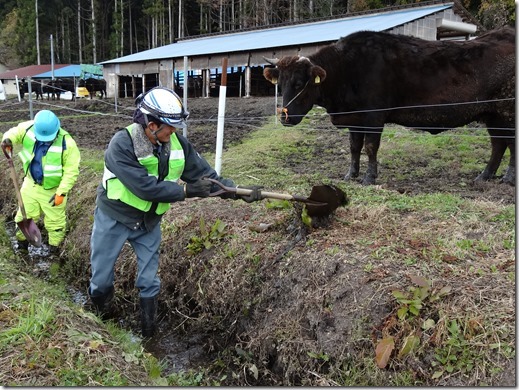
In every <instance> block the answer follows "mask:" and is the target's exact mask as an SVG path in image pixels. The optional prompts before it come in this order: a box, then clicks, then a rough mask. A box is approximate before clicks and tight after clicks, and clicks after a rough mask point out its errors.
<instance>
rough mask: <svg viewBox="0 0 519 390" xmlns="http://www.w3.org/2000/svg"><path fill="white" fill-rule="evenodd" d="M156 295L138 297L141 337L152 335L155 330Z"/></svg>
mask: <svg viewBox="0 0 519 390" xmlns="http://www.w3.org/2000/svg"><path fill="white" fill-rule="evenodd" d="M157 301H158V299H157V296H154V297H151V298H140V305H141V326H142V337H152V336H153V335H154V334H155V331H156V330H157Z"/></svg>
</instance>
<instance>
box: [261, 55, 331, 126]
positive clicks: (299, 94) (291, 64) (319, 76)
mask: <svg viewBox="0 0 519 390" xmlns="http://www.w3.org/2000/svg"><path fill="white" fill-rule="evenodd" d="M265 60H266V61H268V62H269V63H270V64H272V65H275V66H276V67H275V68H265V70H264V71H263V76H264V77H265V78H266V79H267V80H268V81H270V82H271V83H273V84H278V85H279V87H280V89H281V94H282V95H283V108H282V114H281V123H282V124H284V125H297V124H298V123H299V122H301V120H302V119H303V117H304V116H305V115H306V114H307V113H308V111H310V110H311V109H312V107H313V106H314V104H315V103H316V100H317V98H318V96H319V87H320V85H321V83H322V82H323V81H324V80H325V78H326V71H325V70H324V69H323V68H321V67H320V66H318V65H314V64H313V63H312V62H311V61H310V59H308V58H307V57H300V56H289V57H283V58H282V59H280V60H278V59H267V58H265Z"/></svg>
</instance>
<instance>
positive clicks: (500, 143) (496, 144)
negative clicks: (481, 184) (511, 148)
mask: <svg viewBox="0 0 519 390" xmlns="http://www.w3.org/2000/svg"><path fill="white" fill-rule="evenodd" d="M489 132H490V130H489ZM490 144H491V145H492V153H491V154H490V160H488V163H487V166H486V167H485V169H484V170H483V172H481V173H480V174H479V175H478V177H476V179H475V180H474V181H476V182H478V181H487V180H490V179H492V178H493V177H494V175H495V174H496V172H497V169H498V168H499V165H500V164H501V160H502V159H503V155H504V154H505V151H506V147H507V145H506V140H504V139H503V138H498V137H492V135H491V136H490ZM514 154H515V153H514ZM514 158H515V156H514Z"/></svg>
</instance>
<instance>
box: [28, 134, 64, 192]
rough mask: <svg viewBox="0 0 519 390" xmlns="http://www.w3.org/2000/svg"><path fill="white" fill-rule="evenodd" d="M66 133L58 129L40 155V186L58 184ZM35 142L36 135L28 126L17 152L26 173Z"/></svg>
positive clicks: (47, 186) (55, 185)
mask: <svg viewBox="0 0 519 390" xmlns="http://www.w3.org/2000/svg"><path fill="white" fill-rule="evenodd" d="M65 135H68V132H67V131H65V130H63V129H62V128H60V129H59V131H58V134H57V136H56V139H54V141H53V142H52V145H51V146H50V147H49V150H48V151H47V154H46V155H45V156H43V157H42V161H41V164H42V168H43V182H42V186H43V188H45V189H46V190H49V189H51V188H55V187H57V186H59V183H60V182H61V177H62V176H63V146H64V145H65V143H64V137H65ZM35 143H36V136H35V135H34V131H33V130H32V128H30V127H29V128H28V129H27V132H26V133H25V136H24V137H23V141H22V149H21V150H20V152H19V153H18V155H19V156H20V159H21V160H22V164H23V170H24V172H25V174H27V172H28V170H29V165H30V164H31V161H32V159H33V158H34V153H33V151H34V144H35Z"/></svg>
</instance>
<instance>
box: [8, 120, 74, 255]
mask: <svg viewBox="0 0 519 390" xmlns="http://www.w3.org/2000/svg"><path fill="white" fill-rule="evenodd" d="M13 145H20V146H21V149H20V152H19V153H18V155H19V156H20V159H21V160H22V164H23V171H24V172H25V178H24V180H23V184H22V187H21V189H20V193H21V196H22V200H23V204H24V208H25V211H26V215H27V218H29V219H34V220H35V221H38V220H39V219H40V216H41V215H42V214H43V215H44V219H43V221H44V226H45V230H47V233H48V243H49V251H50V253H51V254H52V255H59V252H60V249H59V246H60V244H61V243H62V241H63V239H64V238H65V233H66V228H67V219H66V213H65V209H66V205H67V194H68V193H69V192H70V190H71V189H72V187H73V186H74V184H75V183H76V181H77V178H78V175H79V162H80V153H79V149H78V147H77V145H76V142H75V141H74V139H73V138H72V136H71V135H70V134H69V133H68V132H67V131H65V130H64V129H62V128H61V123H60V120H59V118H58V117H57V116H56V114H54V113H53V112H52V111H50V110H42V111H39V112H38V113H37V114H36V115H35V116H34V120H31V121H26V122H22V123H20V124H18V125H17V126H15V127H13V128H11V129H9V130H8V131H6V132H5V134H4V135H3V136H2V144H1V147H2V150H4V151H6V152H7V153H8V154H12V152H13ZM22 219H23V214H22V213H21V210H20V209H18V212H17V213H16V215H15V217H14V220H15V222H20V221H21V220H22ZM16 238H17V240H18V249H19V250H21V251H27V250H28V248H29V242H28V241H27V239H26V238H25V236H24V235H23V233H22V232H21V231H20V230H19V229H18V230H17V231H16Z"/></svg>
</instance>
